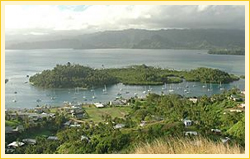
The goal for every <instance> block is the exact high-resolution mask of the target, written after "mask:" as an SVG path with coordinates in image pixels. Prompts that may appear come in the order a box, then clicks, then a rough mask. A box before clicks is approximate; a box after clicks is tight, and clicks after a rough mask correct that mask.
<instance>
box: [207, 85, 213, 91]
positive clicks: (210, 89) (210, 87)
mask: <svg viewBox="0 0 250 159" xmlns="http://www.w3.org/2000/svg"><path fill="white" fill-rule="evenodd" d="M212 90H213V88H212V84H211V83H210V86H209V88H208V89H207V91H212Z"/></svg>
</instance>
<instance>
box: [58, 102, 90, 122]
mask: <svg viewBox="0 0 250 159" xmlns="http://www.w3.org/2000/svg"><path fill="white" fill-rule="evenodd" d="M59 110H60V111H61V113H63V114H67V115H69V116H70V117H71V118H75V119H82V118H84V116H85V115H86V112H85V111H84V109H83V108H82V104H76V105H71V104H69V105H65V106H64V107H62V108H59Z"/></svg>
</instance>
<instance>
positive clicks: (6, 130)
mask: <svg viewBox="0 0 250 159" xmlns="http://www.w3.org/2000/svg"><path fill="white" fill-rule="evenodd" d="M11 133H13V128H12V127H10V126H5V134H11Z"/></svg>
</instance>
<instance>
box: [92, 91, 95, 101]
mask: <svg viewBox="0 0 250 159" xmlns="http://www.w3.org/2000/svg"><path fill="white" fill-rule="evenodd" d="M92 98H93V99H96V96H95V92H94V91H93V96H92Z"/></svg>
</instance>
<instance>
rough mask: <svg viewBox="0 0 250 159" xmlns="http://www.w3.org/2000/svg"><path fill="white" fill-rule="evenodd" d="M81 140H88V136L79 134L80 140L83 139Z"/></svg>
mask: <svg viewBox="0 0 250 159" xmlns="http://www.w3.org/2000/svg"><path fill="white" fill-rule="evenodd" d="M83 140H87V141H88V142H89V141H90V140H89V138H88V137H87V136H85V135H82V136H81V141H83Z"/></svg>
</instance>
